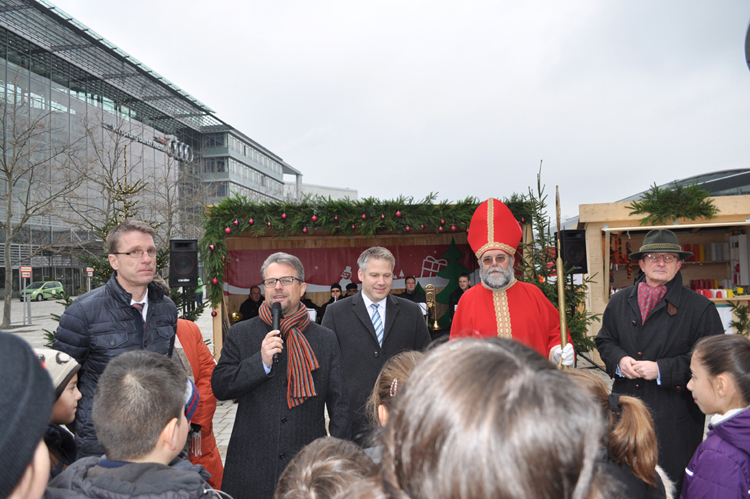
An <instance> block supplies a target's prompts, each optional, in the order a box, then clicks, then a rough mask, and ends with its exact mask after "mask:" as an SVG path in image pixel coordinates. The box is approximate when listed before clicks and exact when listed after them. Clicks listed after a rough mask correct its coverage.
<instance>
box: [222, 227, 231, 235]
mask: <svg viewBox="0 0 750 499" xmlns="http://www.w3.org/2000/svg"><path fill="white" fill-rule="evenodd" d="M224 232H226V233H227V234H229V233H230V232H232V229H230V228H229V227H227V228H226V229H224Z"/></svg>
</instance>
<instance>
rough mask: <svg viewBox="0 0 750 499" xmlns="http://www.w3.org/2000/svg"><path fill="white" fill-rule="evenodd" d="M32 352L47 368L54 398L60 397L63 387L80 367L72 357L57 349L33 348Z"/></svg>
mask: <svg viewBox="0 0 750 499" xmlns="http://www.w3.org/2000/svg"><path fill="white" fill-rule="evenodd" d="M34 353H35V354H36V356H37V357H38V358H39V360H40V361H41V362H42V365H43V366H44V367H46V368H47V372H48V373H49V377H50V378H52V386H53V387H54V389H55V400H57V399H59V398H60V395H62V392H63V390H65V387H66V386H68V383H69V382H70V380H71V379H72V378H73V376H74V375H75V373H77V372H78V370H79V369H80V368H81V366H80V365H78V362H76V361H75V359H74V358H73V357H71V356H70V355H68V354H67V353H65V352H61V351H59V350H52V349H51V348H35V349H34Z"/></svg>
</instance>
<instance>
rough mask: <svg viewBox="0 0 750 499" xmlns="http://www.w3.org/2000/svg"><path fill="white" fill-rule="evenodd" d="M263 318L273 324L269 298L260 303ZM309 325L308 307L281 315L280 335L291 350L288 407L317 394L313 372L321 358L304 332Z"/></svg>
mask: <svg viewBox="0 0 750 499" xmlns="http://www.w3.org/2000/svg"><path fill="white" fill-rule="evenodd" d="M258 315H259V316H260V318H261V320H262V321H263V322H265V323H266V324H268V325H269V326H272V325H273V316H272V315H271V307H269V306H268V303H267V302H266V301H263V304H262V305H261V306H260V310H259V312H258ZM309 325H310V314H308V312H307V308H305V307H303V306H300V307H299V309H298V310H297V311H296V312H295V313H293V314H292V315H290V316H289V317H282V319H281V321H280V322H279V328H280V331H281V338H282V339H283V340H284V344H285V346H286V349H287V352H288V354H287V355H288V359H289V361H288V362H287V368H286V376H287V379H288V380H289V385H288V387H287V391H286V400H287V404H289V408H290V409H291V408H292V407H297V406H298V405H300V404H301V403H303V402H304V401H305V400H307V399H308V398H310V397H315V396H316V395H317V393H316V392H315V383H314V381H313V377H312V372H313V371H314V370H316V369H317V368H319V367H320V365H319V364H318V359H317V358H315V352H313V349H312V347H311V346H310V343H309V342H308V341H307V338H306V337H305V335H304V334H302V332H303V331H304V330H305V329H307V326H309Z"/></svg>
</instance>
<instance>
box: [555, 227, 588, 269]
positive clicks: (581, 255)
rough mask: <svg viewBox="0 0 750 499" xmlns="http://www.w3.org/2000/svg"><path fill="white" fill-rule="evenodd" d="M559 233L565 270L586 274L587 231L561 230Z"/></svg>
mask: <svg viewBox="0 0 750 499" xmlns="http://www.w3.org/2000/svg"><path fill="white" fill-rule="evenodd" d="M558 234H559V236H560V253H561V255H562V259H563V265H564V266H565V271H566V272H567V273H568V274H586V273H587V272H588V263H587V261H586V231H585V230H561V231H560V232H559V233H558Z"/></svg>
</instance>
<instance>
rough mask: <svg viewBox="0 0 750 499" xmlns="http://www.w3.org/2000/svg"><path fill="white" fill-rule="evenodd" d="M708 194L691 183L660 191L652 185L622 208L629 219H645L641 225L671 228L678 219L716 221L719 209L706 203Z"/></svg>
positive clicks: (675, 185) (697, 185)
mask: <svg viewBox="0 0 750 499" xmlns="http://www.w3.org/2000/svg"><path fill="white" fill-rule="evenodd" d="M710 196H711V194H710V193H709V192H708V191H707V190H705V189H702V188H701V184H698V183H695V184H690V185H686V186H682V185H678V184H677V183H676V182H675V184H674V187H671V188H666V189H662V188H660V187H659V186H657V185H656V184H654V185H653V186H651V189H649V190H648V191H646V192H645V193H644V194H643V199H641V200H639V201H633V202H631V203H630V204H629V205H628V206H627V207H626V208H627V209H629V210H630V213H629V214H630V215H631V216H633V215H646V217H644V218H643V219H642V220H641V222H640V224H641V225H671V224H673V223H674V222H675V221H676V220H677V219H678V218H685V219H688V220H696V219H698V218H705V219H707V220H710V219H713V218H716V216H717V215H718V214H719V209H718V208H717V207H716V206H715V205H714V203H713V200H712V199H710Z"/></svg>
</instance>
